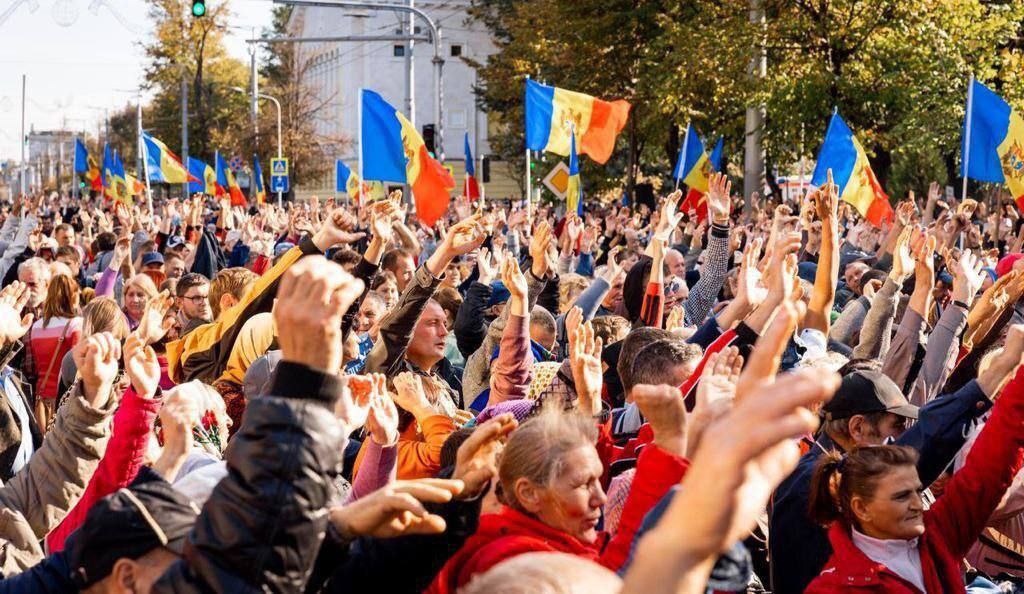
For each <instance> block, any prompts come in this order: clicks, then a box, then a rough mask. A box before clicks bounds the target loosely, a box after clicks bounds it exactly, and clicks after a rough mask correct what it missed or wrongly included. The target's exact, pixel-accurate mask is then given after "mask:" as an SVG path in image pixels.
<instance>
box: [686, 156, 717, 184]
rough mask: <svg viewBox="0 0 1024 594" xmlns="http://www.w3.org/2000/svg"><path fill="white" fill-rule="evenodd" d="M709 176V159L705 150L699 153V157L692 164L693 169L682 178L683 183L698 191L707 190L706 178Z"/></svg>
mask: <svg viewBox="0 0 1024 594" xmlns="http://www.w3.org/2000/svg"><path fill="white" fill-rule="evenodd" d="M710 176H711V161H710V160H709V159H708V154H707V152H704V153H701V155H700V159H697V163H696V164H695V165H694V166H693V169H691V170H690V172H689V173H688V174H687V175H686V177H685V178H683V183H684V184H686V187H688V188H690V189H691V190H697V191H699V192H707V191H708V178H709V177H710Z"/></svg>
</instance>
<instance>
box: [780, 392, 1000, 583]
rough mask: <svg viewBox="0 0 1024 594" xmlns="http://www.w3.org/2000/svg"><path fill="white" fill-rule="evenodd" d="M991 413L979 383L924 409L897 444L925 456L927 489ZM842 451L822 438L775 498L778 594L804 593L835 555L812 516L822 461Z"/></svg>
mask: <svg viewBox="0 0 1024 594" xmlns="http://www.w3.org/2000/svg"><path fill="white" fill-rule="evenodd" d="M991 407H992V401H991V400H989V398H988V396H986V395H985V393H984V392H982V390H981V388H980V387H979V386H978V382H977V381H971V382H969V383H968V384H966V385H964V387H962V388H960V389H959V390H957V391H956V392H954V393H952V394H947V395H944V396H941V397H939V398H936V399H935V400H932V401H931V402H929V403H928V404H926V405H925V406H923V407H921V410H920V412H919V413H918V420H917V422H916V423H915V424H914V425H913V426H912V427H910V428H909V429H907V430H906V431H905V432H904V433H903V435H901V436H900V437H899V439H897V440H896V443H897V444H898V445H905V446H910V447H912V448H914V449H915V450H917V451H918V452H919V453H920V459H919V460H918V462H917V473H918V475H920V478H921V484H923V485H930V484H931V483H932V482H933V481H934V480H935V479H936V478H938V476H939V474H941V473H942V471H943V470H944V469H945V468H946V467H947V466H948V465H949V463H950V462H952V460H953V457H954V456H956V453H957V452H958V451H960V448H961V447H962V446H963V444H964V435H966V434H967V430H968V428H969V425H970V423H971V422H972V421H973V420H974V419H976V418H977V417H979V416H981V415H982V414H983V413H984V412H985V411H987V410H989V409H990V408H991ZM840 449H841V448H840V447H839V446H838V444H836V443H835V442H833V441H832V439H831V438H829V437H828V435H825V434H824V433H823V434H822V435H820V436H819V437H818V440H817V441H816V442H815V445H814V447H812V448H811V451H809V452H807V453H806V454H804V456H803V457H802V458H800V462H799V463H798V464H797V467H796V470H794V471H793V473H792V474H791V475H789V477H787V478H786V480H784V481H783V482H782V484H780V485H779V488H778V489H776V490H775V493H774V494H773V495H772V501H771V504H770V506H769V510H768V512H769V531H768V551H769V559H770V561H771V580H772V591H773V592H775V594H800V593H802V592H803V591H804V589H805V588H807V585H808V584H810V583H811V580H813V579H814V578H815V577H817V575H818V574H819V573H820V572H821V569H822V568H823V567H824V566H825V563H826V562H827V561H828V558H829V555H831V554H832V547H831V546H830V545H829V541H828V535H827V533H826V531H825V529H824V528H822V527H820V526H818V525H816V524H815V523H814V522H813V521H812V520H811V519H810V517H809V516H808V502H809V499H810V490H811V476H812V475H813V474H814V467H815V463H816V462H817V460H818V458H819V457H820V456H821V454H822V452H824V451H826V450H840Z"/></svg>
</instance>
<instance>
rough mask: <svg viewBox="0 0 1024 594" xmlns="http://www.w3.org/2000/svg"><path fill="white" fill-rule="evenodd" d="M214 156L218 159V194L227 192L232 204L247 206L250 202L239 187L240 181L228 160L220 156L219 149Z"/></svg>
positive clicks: (221, 194)
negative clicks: (236, 179)
mask: <svg viewBox="0 0 1024 594" xmlns="http://www.w3.org/2000/svg"><path fill="white" fill-rule="evenodd" d="M214 157H216V159H217V196H223V195H225V194H227V195H229V196H231V206H245V205H246V204H248V202H247V201H246V199H245V194H243V193H242V188H240V187H238V182H236V181H235V174H234V173H232V172H231V168H230V167H228V164H227V161H225V160H224V157H222V156H220V152H219V151H218V152H216V153H214Z"/></svg>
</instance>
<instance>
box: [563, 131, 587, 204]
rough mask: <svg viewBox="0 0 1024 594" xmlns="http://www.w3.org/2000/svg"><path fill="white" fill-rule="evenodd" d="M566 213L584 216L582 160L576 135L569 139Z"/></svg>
mask: <svg viewBox="0 0 1024 594" xmlns="http://www.w3.org/2000/svg"><path fill="white" fill-rule="evenodd" d="M565 212H566V213H571V212H575V213H576V214H578V215H583V184H582V183H580V159H579V157H578V156H577V155H576V135H575V134H573V135H572V137H571V138H570V139H569V183H568V184H566V186H565Z"/></svg>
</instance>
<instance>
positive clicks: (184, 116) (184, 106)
mask: <svg viewBox="0 0 1024 594" xmlns="http://www.w3.org/2000/svg"><path fill="white" fill-rule="evenodd" d="M187 40H188V37H187V36H186V35H185V9H184V7H183V8H182V9H181V45H182V47H185V44H186V42H187ZM178 73H179V75H180V76H181V162H182V164H183V165H184V166H185V170H186V171H187V170H188V82H186V80H185V64H184V61H181V62H179V63H178ZM181 195H182V198H183V199H185V200H188V182H185V183H184V184H182V186H181Z"/></svg>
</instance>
